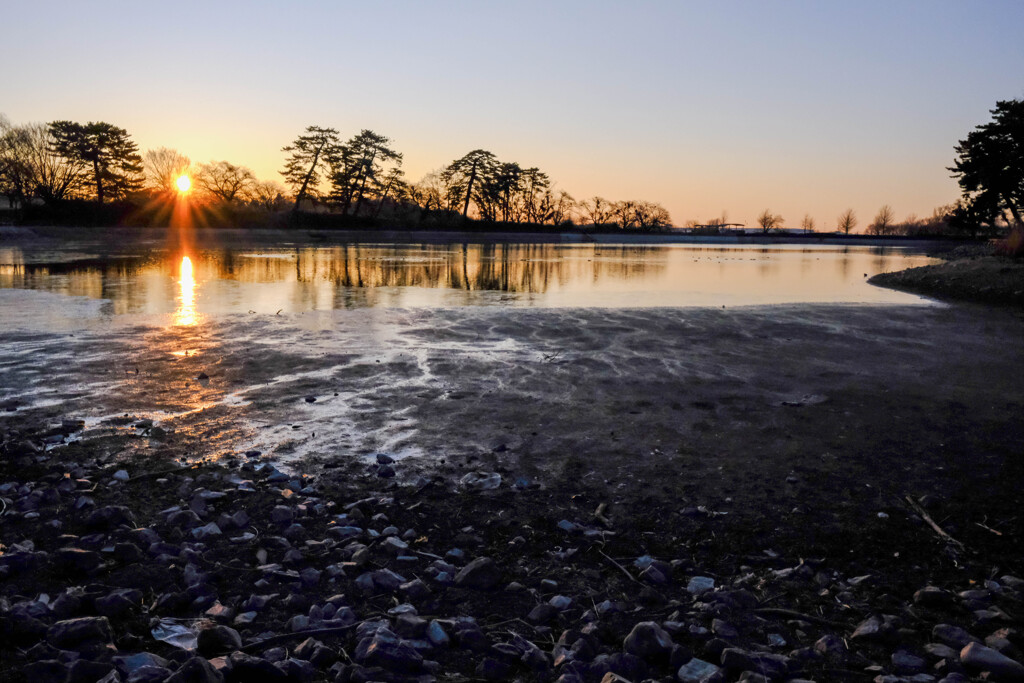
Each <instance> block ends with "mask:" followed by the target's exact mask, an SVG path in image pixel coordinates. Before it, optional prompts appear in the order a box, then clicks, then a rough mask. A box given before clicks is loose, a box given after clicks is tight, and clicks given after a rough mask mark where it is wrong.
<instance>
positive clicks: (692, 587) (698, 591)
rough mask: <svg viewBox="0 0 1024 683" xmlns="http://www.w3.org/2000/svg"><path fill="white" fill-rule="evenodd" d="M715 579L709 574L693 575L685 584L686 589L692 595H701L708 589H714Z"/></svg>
mask: <svg viewBox="0 0 1024 683" xmlns="http://www.w3.org/2000/svg"><path fill="white" fill-rule="evenodd" d="M714 588H715V580H714V579H712V578H711V577H709V576H694V577H693V578H692V579H690V582H689V583H688V584H686V590H687V592H688V593H691V594H692V595H703V594H704V593H707V592H708V591H710V590H714Z"/></svg>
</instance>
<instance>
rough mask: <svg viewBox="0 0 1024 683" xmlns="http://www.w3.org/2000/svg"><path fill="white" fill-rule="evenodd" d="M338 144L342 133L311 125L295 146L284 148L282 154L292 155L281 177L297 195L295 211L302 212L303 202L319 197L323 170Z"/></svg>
mask: <svg viewBox="0 0 1024 683" xmlns="http://www.w3.org/2000/svg"><path fill="white" fill-rule="evenodd" d="M338 142H339V140H338V131H336V130H334V129H333V128H321V127H319V126H309V127H307V128H306V133H305V135H300V136H299V137H297V138H295V141H294V142H292V144H290V145H288V146H287V147H282V148H281V151H282V152H289V153H290V154H289V156H288V159H287V161H285V164H284V170H283V171H281V175H283V176H284V180H285V182H286V183H287V184H288V185H290V186H291V187H292V190H293V191H294V192H295V206H294V207H293V209H292V210H293V211H298V210H299V206H300V205H301V204H302V201H303V200H305V199H308V198H309V197H312V196H316V191H317V188H318V187H319V186H320V174H319V167H320V165H321V164H322V163H323V161H324V157H325V156H326V154H329V153H330V151H331V149H332V148H334V147H336V146H337V145H338Z"/></svg>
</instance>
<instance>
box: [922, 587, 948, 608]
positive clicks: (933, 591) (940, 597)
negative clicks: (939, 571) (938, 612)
mask: <svg viewBox="0 0 1024 683" xmlns="http://www.w3.org/2000/svg"><path fill="white" fill-rule="evenodd" d="M952 602H953V596H952V595H950V593H949V592H948V591H944V590H942V589H941V588H936V587H935V586H925V587H924V588H922V589H921V590H919V591H917V592H916V593H914V604H917V605H921V606H922V607H943V606H945V605H949V604H952Z"/></svg>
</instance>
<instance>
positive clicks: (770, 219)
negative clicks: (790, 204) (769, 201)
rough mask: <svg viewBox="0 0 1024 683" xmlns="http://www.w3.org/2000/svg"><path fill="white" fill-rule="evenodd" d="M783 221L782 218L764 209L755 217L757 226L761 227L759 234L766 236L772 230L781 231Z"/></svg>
mask: <svg viewBox="0 0 1024 683" xmlns="http://www.w3.org/2000/svg"><path fill="white" fill-rule="evenodd" d="M784 222H785V219H784V218H783V217H782V216H778V215H776V214H773V213H772V212H771V211H770V210H768V209H765V210H764V211H762V212H761V214H760V215H759V216H758V217H757V224H758V225H760V226H761V232H763V233H765V234H767V233H769V232H771V231H772V230H781V229H782V224H783V223H784Z"/></svg>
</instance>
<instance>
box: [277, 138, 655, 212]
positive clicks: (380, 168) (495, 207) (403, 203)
mask: <svg viewBox="0 0 1024 683" xmlns="http://www.w3.org/2000/svg"><path fill="white" fill-rule="evenodd" d="M282 151H283V152H285V153H287V155H288V157H287V160H286V162H285V167H284V170H283V171H282V172H281V173H282V175H283V176H284V179H285V182H286V184H287V185H288V186H289V187H290V188H291V191H292V195H293V196H294V204H293V208H292V211H293V212H296V213H297V212H299V211H302V210H306V211H318V210H320V211H328V212H334V213H337V214H339V215H341V216H351V217H370V218H377V217H379V216H381V215H382V211H386V212H387V213H388V214H389V215H394V214H396V213H399V214H401V213H406V214H408V213H409V212H412V213H414V214H415V215H416V218H417V219H418V220H419V221H426V220H434V221H442V222H445V221H446V222H452V219H454V218H458V217H460V216H461V218H462V219H463V220H465V219H468V218H475V219H476V220H479V221H482V222H485V223H511V224H520V225H522V224H533V225H552V226H558V225H575V224H580V223H589V224H592V225H595V226H615V227H618V228H621V229H625V230H630V229H641V230H644V229H657V228H665V227H668V226H670V225H671V223H672V219H671V217H670V216H669V213H668V211H667V210H666V209H665V208H664V207H662V206H660V205H659V204H656V203H654V202H649V201H643V200H624V201H617V202H611V201H608V200H606V199H604V198H602V197H593V198H592V199H589V200H584V201H577V200H576V199H574V198H573V197H572V195H570V194H569V193H568V192H565V191H564V190H558V189H556V188H555V187H554V183H553V181H552V179H551V177H550V176H549V175H548V174H547V173H545V172H544V171H542V170H540V169H539V168H537V167H536V166H524V165H521V164H520V163H518V162H515V161H502V160H500V159H498V157H497V156H496V155H495V154H494V153H493V152H489V151H487V150H484V149H475V150H472V151H470V152H468V153H466V154H465V155H463V156H461V157H459V158H458V159H455V160H453V161H452V162H451V163H449V164H447V165H446V166H444V167H442V168H440V169H437V170H435V171H432V172H431V173H428V174H427V175H426V176H424V177H423V178H422V179H421V180H420V181H418V182H415V183H410V182H407V181H406V179H405V173H404V171H403V170H402V159H403V157H402V154H401V153H400V152H397V151H395V150H394V149H393V147H392V141H391V139H390V138H388V137H386V136H384V135H381V134H379V133H376V132H374V131H372V130H365V129H364V130H362V131H360V132H359V133H358V134H356V135H354V136H352V137H351V138H349V139H348V140H344V141H343V140H342V139H341V136H340V135H339V133H338V131H337V130H336V129H334V128H326V127H321V126H309V127H308V128H306V130H305V131H304V132H303V133H302V134H301V135H299V136H298V137H296V138H295V140H294V141H293V142H292V143H291V144H290V145H288V146H286V147H284V148H283V149H282Z"/></svg>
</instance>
